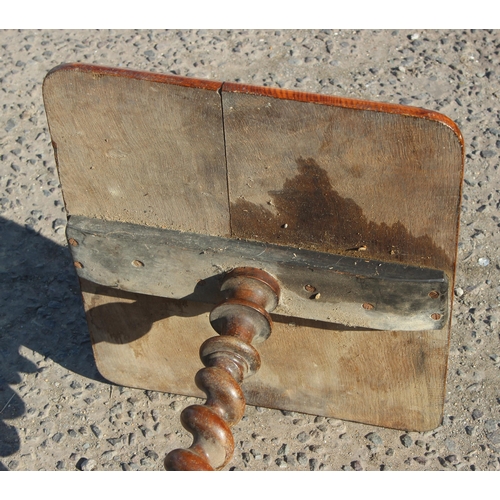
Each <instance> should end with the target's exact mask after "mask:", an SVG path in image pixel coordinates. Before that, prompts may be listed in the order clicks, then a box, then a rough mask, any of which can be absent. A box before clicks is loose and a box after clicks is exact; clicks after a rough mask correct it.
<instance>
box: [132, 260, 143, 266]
mask: <svg viewBox="0 0 500 500" xmlns="http://www.w3.org/2000/svg"><path fill="white" fill-rule="evenodd" d="M132 265H133V266H134V267H144V262H141V261H140V260H133V261H132Z"/></svg>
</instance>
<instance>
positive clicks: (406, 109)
mask: <svg viewBox="0 0 500 500" xmlns="http://www.w3.org/2000/svg"><path fill="white" fill-rule="evenodd" d="M64 71H78V72H82V73H91V74H94V75H96V76H97V75H102V76H117V77H122V78H131V79H136V80H146V81H150V82H157V83H165V84H170V85H178V86H181V87H192V88H198V89H203V90H211V91H215V92H218V93H221V92H232V93H240V94H251V95H258V96H263V97H271V98H275V99H284V100H290V101H299V102H309V103H314V104H321V105H325V106H336V107H341V108H350V109H358V110H365V111H375V112H380V113H390V114H398V115H404V116H409V117H413V118H423V119H427V120H431V121H436V122H438V123H441V124H443V125H445V126H447V127H449V128H450V129H451V130H452V131H453V132H454V133H455V135H456V136H457V138H458V139H459V141H460V146H461V148H462V156H464V150H465V148H464V139H463V136H462V133H461V132H460V129H459V128H458V125H457V124H456V123H455V122H454V121H453V120H451V119H450V118H448V117H447V116H446V115H443V114H441V113H438V112H437V111H430V110H428V109H425V108H418V107H415V106H405V105H402V104H390V103H385V102H375V101H365V100H362V99H352V98H348V97H336V96H332V95H325V94H314V93H310V92H301V91H295V90H286V89H280V88H275V87H259V86H256V85H246V84H241V83H232V82H217V81H214V80H204V79H199V78H190V77H184V76H178V75H167V74H164V73H151V72H147V71H137V70H133V69H129V68H113V67H109V66H99V65H96V64H84V63H66V64H61V65H59V66H56V67H55V68H53V69H51V70H50V71H49V72H48V73H47V75H46V77H45V79H44V86H45V83H46V81H48V79H50V77H51V76H52V75H53V74H54V73H59V72H64Z"/></svg>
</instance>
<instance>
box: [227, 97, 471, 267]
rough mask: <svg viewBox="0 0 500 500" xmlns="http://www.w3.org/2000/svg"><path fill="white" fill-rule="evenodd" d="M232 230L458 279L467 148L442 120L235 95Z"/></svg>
mask: <svg viewBox="0 0 500 500" xmlns="http://www.w3.org/2000/svg"><path fill="white" fill-rule="evenodd" d="M223 105H224V120H225V132H226V149H227V168H228V184H229V198H230V203H231V234H232V236H233V237H240V238H248V239H255V240H258V241H268V242H272V243H277V244H286V245H290V244H293V245H295V246H298V247H303V248H309V249H314V250H320V251H327V252H332V253H352V251H353V249H357V248H360V247H366V248H365V250H364V252H363V255H364V256H366V257H367V258H376V259H380V260H387V261H399V262H405V263H412V264H416V265H423V266H426V267H435V268H440V269H444V270H446V271H447V272H450V273H452V272H453V261H454V258H455V251H456V244H457V228H458V215H459V211H458V207H459V203H460V186H461V176H462V169H461V165H462V146H461V142H460V138H459V137H458V136H457V135H456V133H455V132H454V130H453V129H452V128H450V127H449V126H448V125H446V124H443V123H442V122H439V121H435V120H430V119H422V118H417V117H414V116H408V115H399V114H394V113H387V112H381V111H372V110H365V109H352V108H348V107H338V106H334V105H330V104H328V105H321V104H317V103H314V102H304V101H302V100H301V101H294V100H286V99H279V98H276V97H269V96H266V95H255V94H247V93H240V92H236V91H233V92H224V91H223Z"/></svg>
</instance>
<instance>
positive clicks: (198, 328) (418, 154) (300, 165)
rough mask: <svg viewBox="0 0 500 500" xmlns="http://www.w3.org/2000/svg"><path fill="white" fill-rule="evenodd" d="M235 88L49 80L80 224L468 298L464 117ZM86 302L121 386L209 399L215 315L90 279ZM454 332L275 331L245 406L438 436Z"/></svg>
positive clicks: (107, 77) (103, 364) (96, 338)
mask: <svg viewBox="0 0 500 500" xmlns="http://www.w3.org/2000/svg"><path fill="white" fill-rule="evenodd" d="M148 75H149V76H148ZM220 88H221V86H220V84H219V86H216V85H213V84H212V83H206V84H201V83H199V82H197V81H194V80H189V79H184V80H183V81H182V82H181V80H179V81H178V82H175V78H174V77H168V79H166V80H164V81H162V80H161V77H157V76H154V77H152V76H150V74H147V73H139V72H128V71H126V70H110V69H105V70H100V69H99V68H95V67H93V68H85V67H84V68H83V69H82V67H80V68H79V69H78V68H75V67H71V68H69V67H68V68H66V70H63V71H59V72H55V73H53V74H51V75H49V77H48V79H47V81H46V83H45V89H44V94H45V99H46V106H47V111H48V117H49V124H50V130H51V134H52V137H53V139H54V142H55V148H57V161H58V165H59V170H60V175H61V182H62V186H63V190H64V195H65V202H66V205H67V208H68V212H69V213H70V214H76V215H84V216H87V217H97V218H103V219H109V220H121V221H124V222H134V223H140V224H146V225H154V226H158V227H167V228H170V229H180V230H183V231H193V232H199V233H205V234H212V235H220V236H231V237H234V238H239V237H242V238H249V239H253V240H256V241H268V242H274V243H278V244H287V245H293V246H297V247H302V248H308V249H313V250H321V251H327V252H332V253H333V252H335V253H344V254H346V255H366V256H367V257H370V258H377V259H380V260H385V261H396V262H402V263H408V264H412V265H422V266H425V267H434V268H437V269H441V270H444V271H445V272H446V273H447V274H448V276H449V278H450V290H453V275H454V269H455V262H456V243H457V234H458V214H459V204H460V185H461V179H462V166H463V142H462V138H461V136H460V132H459V131H458V129H457V127H456V125H454V124H453V122H451V120H449V119H447V118H446V117H443V116H442V115H439V114H438V113H433V112H428V111H425V110H418V109H416V108H409V107H405V106H395V105H386V104H381V103H368V102H366V101H355V100H351V99H342V98H334V97H324V96H317V95H310V94H309V95H308V94H305V93H296V92H290V91H281V90H276V89H259V88H256V87H249V86H242V85H239V84H224V85H222V92H221V94H222V97H221V95H219V94H218V93H217V89H219V91H220ZM222 116H223V118H224V130H223V127H222ZM104 139H108V142H110V144H108V143H106V142H105V141H104ZM224 140H225V145H224ZM103 142H104V145H103ZM224 148H225V150H224ZM225 151H226V153H225ZM226 160H227V170H226ZM91 166H93V168H90V167H91ZM226 176H227V178H226ZM82 291H83V296H84V303H85V308H86V311H87V318H88V322H89V329H90V333H91V337H92V343H93V349H94V353H95V357H96V362H97V364H98V367H99V370H100V371H101V373H102V374H103V375H104V376H105V377H106V378H108V379H109V380H111V381H114V382H116V383H118V384H122V385H130V386H134V387H141V388H146V389H154V390H160V391H167V392H173V393H179V394H185V395H196V396H201V394H200V392H199V390H198V389H197V388H196V387H195V385H194V380H193V379H194V373H195V372H196V371H197V370H198V369H199V368H201V362H200V361H199V359H198V349H199V346H200V344H201V343H202V342H203V340H205V339H206V338H208V337H210V336H213V334H214V332H213V330H212V329H211V327H210V325H209V322H208V311H209V306H205V305H203V304H199V303H198V304H197V303H191V302H186V301H172V300H169V299H164V298H159V297H152V296H145V295H138V294H131V293H128V292H123V291H119V290H116V289H111V288H107V287H102V286H98V285H96V284H93V283H90V282H86V281H82ZM448 300H449V301H450V303H451V295H450V296H449V297H448ZM449 332H450V324H449V323H448V325H447V326H446V327H445V328H444V329H442V330H438V331H432V332H425V331H423V332H389V331H378V332H373V331H370V332H369V331H359V330H356V331H352V330H348V329H339V327H338V326H335V325H328V324H325V323H321V322H315V321H309V320H298V319H296V318H287V317H283V316H275V326H274V330H273V333H272V335H271V337H270V338H269V339H268V340H267V341H266V342H265V343H263V344H261V345H259V351H260V352H261V357H262V360H263V364H262V368H261V370H260V371H259V373H258V374H257V375H255V377H253V378H249V379H248V380H246V381H245V383H244V389H245V393H246V397H247V400H248V402H249V403H250V404H255V405H260V406H267V407H273V408H282V409H288V410H296V411H301V412H305V413H313V414H319V415H326V416H334V417H337V418H343V419H348V420H354V421H358V422H365V423H371V424H375V425H382V426H388V427H395V428H401V429H407V430H427V429H431V428H433V427H436V426H437V425H439V422H440V420H441V414H442V406H443V401H444V394H445V377H446V364H447V349H448V336H449Z"/></svg>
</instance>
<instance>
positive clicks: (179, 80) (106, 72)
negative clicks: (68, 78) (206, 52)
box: [45, 63, 222, 91]
mask: <svg viewBox="0 0 500 500" xmlns="http://www.w3.org/2000/svg"><path fill="white" fill-rule="evenodd" d="M59 71H79V72H82V73H94V74H96V75H103V76H119V77H122V78H131V79H134V80H147V81H149V82H156V83H167V84H169V85H178V86H180V87H192V88H198V89H203V90H214V91H218V90H220V89H221V87H222V83H221V82H215V81H213V80H201V79H198V78H187V77H184V76H177V75H166V74H164V73H150V72H148V71H137V70H132V69H128V68H112V67H109V66H98V65H96V64H82V63H67V64H61V65H59V66H56V67H55V68H53V69H51V70H50V71H49V72H48V73H47V76H46V77H45V78H46V79H47V78H48V77H50V75H52V74H53V73H56V72H59Z"/></svg>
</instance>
